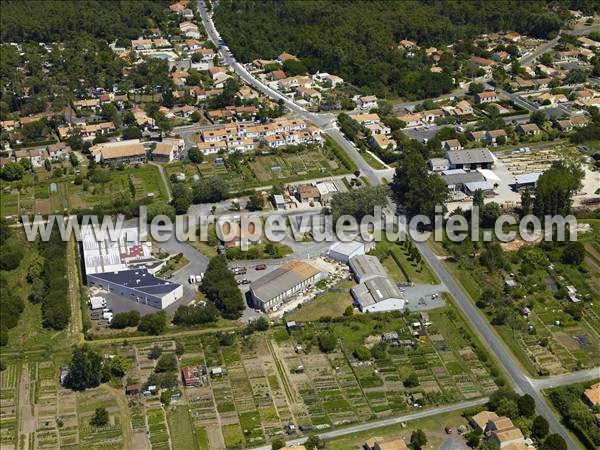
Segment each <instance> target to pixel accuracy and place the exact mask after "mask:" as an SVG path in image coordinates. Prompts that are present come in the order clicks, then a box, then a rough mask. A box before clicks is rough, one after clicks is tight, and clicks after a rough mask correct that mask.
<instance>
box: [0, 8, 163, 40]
mask: <svg viewBox="0 0 600 450" xmlns="http://www.w3.org/2000/svg"><path fill="white" fill-rule="evenodd" d="M169 3H170V2H169V1H167V0H160V1H153V0H120V1H91V0H79V1H65V0H31V1H27V2H23V1H20V0H6V1H3V2H2V14H1V15H0V40H1V41H2V42H23V41H37V42H45V43H50V42H57V41H63V40H66V39H71V38H74V37H77V36H80V35H83V34H89V35H91V36H93V37H95V38H99V39H105V40H107V41H112V40H114V39H118V38H123V39H137V38H138V37H139V36H140V35H141V32H142V30H143V29H144V28H145V27H150V26H156V25H160V22H162V21H164V20H166V16H167V14H168V12H169V10H168V9H167V8H166V6H167V5H168V4H169Z"/></svg>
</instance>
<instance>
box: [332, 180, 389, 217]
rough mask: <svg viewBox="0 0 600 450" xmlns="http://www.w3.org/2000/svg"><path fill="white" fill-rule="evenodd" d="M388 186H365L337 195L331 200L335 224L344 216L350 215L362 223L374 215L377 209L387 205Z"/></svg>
mask: <svg viewBox="0 0 600 450" xmlns="http://www.w3.org/2000/svg"><path fill="white" fill-rule="evenodd" d="M388 195H389V189H388V188H387V186H364V187H361V188H359V189H353V190H350V191H348V192H340V193H336V194H335V195H334V196H333V197H332V199H331V214H332V215H333V220H334V222H335V221H337V220H338V218H339V217H341V216H343V215H350V216H352V217H354V218H355V219H356V220H357V221H360V220H361V219H362V218H363V217H365V216H366V215H369V214H370V215H372V214H373V213H374V210H375V208H376V207H378V206H379V207H384V206H385V205H387V201H388V198H387V196H388Z"/></svg>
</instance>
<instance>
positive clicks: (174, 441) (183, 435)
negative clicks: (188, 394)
mask: <svg viewBox="0 0 600 450" xmlns="http://www.w3.org/2000/svg"><path fill="white" fill-rule="evenodd" d="M167 421H168V423H169V432H170V434H171V445H172V446H173V449H175V450H176V449H181V450H193V449H197V448H198V443H197V442H196V439H195V435H194V430H193V429H192V422H191V420H190V415H189V414H188V411H187V406H186V405H181V406H177V407H176V408H175V411H173V412H169V413H168V415H167Z"/></svg>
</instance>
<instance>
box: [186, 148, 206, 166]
mask: <svg viewBox="0 0 600 450" xmlns="http://www.w3.org/2000/svg"><path fill="white" fill-rule="evenodd" d="M188 158H189V160H190V161H191V162H193V163H195V164H200V163H201V162H202V161H204V155H203V154H202V152H201V151H200V149H199V148H198V147H192V148H190V149H189V150H188Z"/></svg>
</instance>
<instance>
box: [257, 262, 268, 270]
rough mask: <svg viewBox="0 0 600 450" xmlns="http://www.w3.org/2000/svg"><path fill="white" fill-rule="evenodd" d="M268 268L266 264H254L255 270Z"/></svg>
mask: <svg viewBox="0 0 600 450" xmlns="http://www.w3.org/2000/svg"><path fill="white" fill-rule="evenodd" d="M266 268H267V265H266V264H262V263H261V264H257V265H256V266H254V270H265V269H266Z"/></svg>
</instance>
